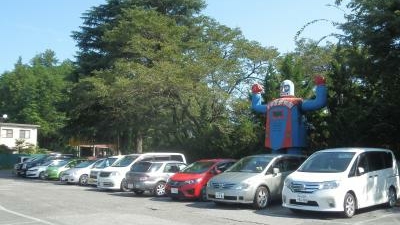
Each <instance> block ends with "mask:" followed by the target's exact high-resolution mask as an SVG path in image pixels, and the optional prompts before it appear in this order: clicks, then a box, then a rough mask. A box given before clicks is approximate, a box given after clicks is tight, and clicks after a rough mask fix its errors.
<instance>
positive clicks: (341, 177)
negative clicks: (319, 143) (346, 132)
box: [282, 148, 400, 218]
mask: <svg viewBox="0 0 400 225" xmlns="http://www.w3.org/2000/svg"><path fill="white" fill-rule="evenodd" d="M399 189H400V179H399V170H398V167H397V163H396V159H395V156H394V155H393V152H392V151H391V150H387V149H377V148H334V149H326V150H321V151H318V152H315V153H314V154H312V155H311V156H310V157H309V158H308V159H307V160H306V161H305V162H304V163H303V164H302V165H301V166H300V167H299V168H298V169H297V170H296V171H295V172H293V173H292V174H290V175H289V176H288V177H287V178H286V179H285V182H284V187H283V190H282V205H283V207H286V208H289V209H291V210H292V211H293V212H300V211H302V210H310V211H325V212H342V214H343V216H344V217H348V218H349V217H352V216H353V215H354V214H355V213H356V210H358V209H361V208H365V207H369V206H373V205H378V204H387V205H388V206H389V207H393V206H394V205H395V204H396V201H397V199H398V198H399V197H400V190H399Z"/></svg>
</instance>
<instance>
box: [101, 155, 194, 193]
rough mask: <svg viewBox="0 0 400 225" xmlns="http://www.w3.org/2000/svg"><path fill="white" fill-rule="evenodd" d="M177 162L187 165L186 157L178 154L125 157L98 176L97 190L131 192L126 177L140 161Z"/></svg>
mask: <svg viewBox="0 0 400 225" xmlns="http://www.w3.org/2000/svg"><path fill="white" fill-rule="evenodd" d="M161 160H175V161H180V162H183V163H186V157H185V155H183V154H182V153H176V152H147V153H142V154H130V155H125V156H124V157H122V158H121V159H119V160H117V161H116V162H115V163H114V164H113V165H111V166H109V167H106V168H104V169H102V170H101V171H100V172H99V174H98V176H97V188H99V189H108V190H121V191H125V192H127V191H130V189H129V188H128V183H127V181H126V178H125V175H126V173H127V172H128V171H129V170H130V169H131V167H132V165H133V164H135V163H136V162H140V161H161Z"/></svg>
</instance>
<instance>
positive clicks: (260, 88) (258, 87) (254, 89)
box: [251, 84, 264, 94]
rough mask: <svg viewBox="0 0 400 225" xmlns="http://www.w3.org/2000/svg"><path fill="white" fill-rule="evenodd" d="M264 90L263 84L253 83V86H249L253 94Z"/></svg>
mask: <svg viewBox="0 0 400 225" xmlns="http://www.w3.org/2000/svg"><path fill="white" fill-rule="evenodd" d="M263 90H264V88H263V86H261V84H253V86H252V87H251V92H253V94H259V93H261V92H262V91H263Z"/></svg>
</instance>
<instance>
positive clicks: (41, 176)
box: [39, 171, 46, 180]
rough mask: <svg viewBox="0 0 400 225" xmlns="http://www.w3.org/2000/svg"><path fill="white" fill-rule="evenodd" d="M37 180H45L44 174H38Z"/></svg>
mask: <svg viewBox="0 0 400 225" xmlns="http://www.w3.org/2000/svg"><path fill="white" fill-rule="evenodd" d="M39 178H40V179H41V180H44V179H46V177H45V176H44V172H43V171H42V172H40V173H39Z"/></svg>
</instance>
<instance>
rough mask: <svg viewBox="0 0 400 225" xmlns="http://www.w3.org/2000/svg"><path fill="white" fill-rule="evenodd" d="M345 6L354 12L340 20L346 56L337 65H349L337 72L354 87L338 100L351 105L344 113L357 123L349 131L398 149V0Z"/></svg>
mask: <svg viewBox="0 0 400 225" xmlns="http://www.w3.org/2000/svg"><path fill="white" fill-rule="evenodd" d="M341 2H342V1H337V3H341ZM346 6H347V7H348V8H349V9H350V10H351V12H352V13H351V14H348V15H347V16H346V19H347V21H346V22H345V23H343V24H341V25H340V28H341V29H342V30H343V31H344V35H343V37H342V38H341V39H340V44H341V46H342V48H341V52H344V53H345V54H344V55H345V57H346V59H344V60H341V61H340V62H341V64H342V66H341V67H344V66H345V67H347V68H351V69H347V68H346V70H343V69H341V70H338V72H344V71H345V72H346V73H347V74H340V75H339V77H340V76H346V78H345V79H347V80H348V83H347V85H348V87H355V88H354V91H353V92H349V91H348V92H345V93H342V94H343V95H342V104H343V105H346V104H349V105H351V107H350V108H349V112H348V113H344V112H342V116H343V117H345V118H346V122H348V123H349V124H354V123H356V127H357V128H358V129H356V131H357V132H353V133H352V135H354V136H353V139H354V140H356V143H357V144H360V145H367V146H387V147H392V148H397V149H398V140H397V139H398V137H397V135H396V134H397V133H398V132H399V127H400V126H399V125H400V119H399V118H398V117H397V116H395V115H397V114H398V113H399V112H400V111H399V110H400V108H399V107H398V105H399V104H400V100H399V98H398V96H399V94H400V91H399V90H400V88H399V87H400V66H399V65H400V64H399V63H400V60H399V57H398V56H399V54H400V42H399V39H400V29H399V27H400V19H399V18H400V17H399V16H400V4H399V1H397V0H385V1H383V0H378V1H362V0H352V1H350V2H349V3H348V4H347V5H346ZM341 67H339V68H341ZM342 79H343V78H342ZM338 110H340V109H338ZM347 130H349V129H347Z"/></svg>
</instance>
